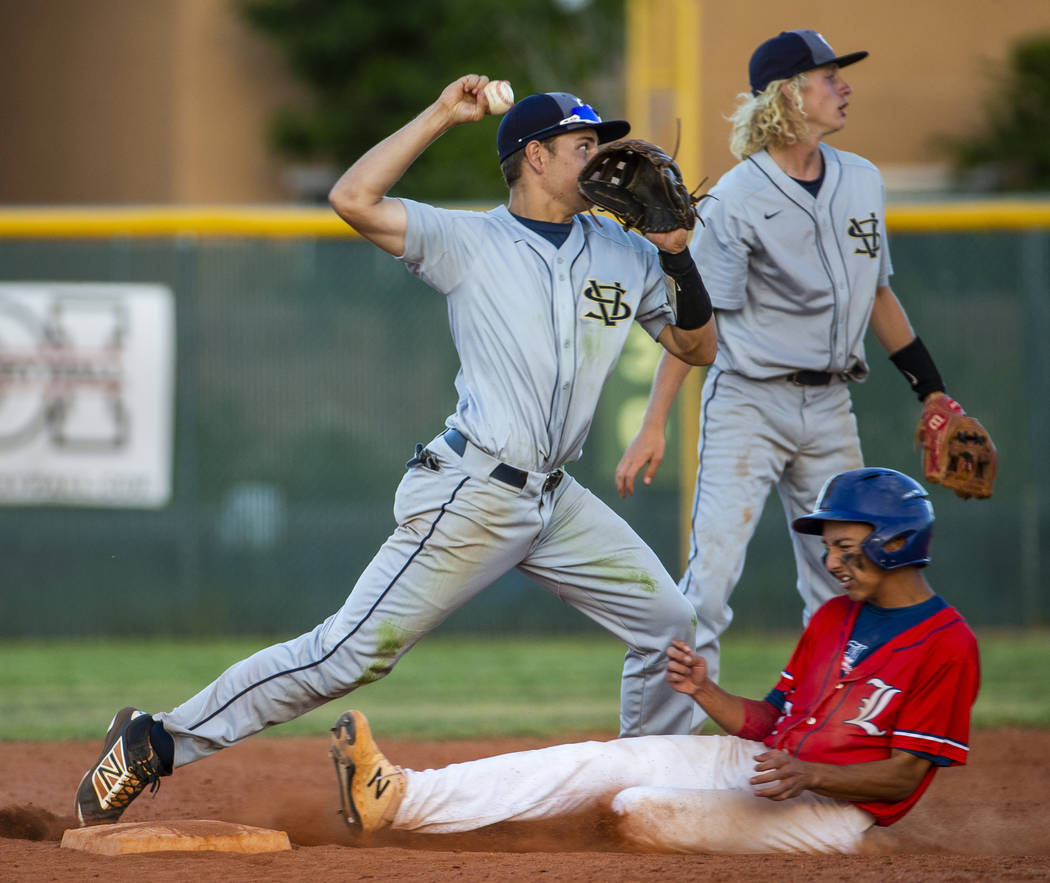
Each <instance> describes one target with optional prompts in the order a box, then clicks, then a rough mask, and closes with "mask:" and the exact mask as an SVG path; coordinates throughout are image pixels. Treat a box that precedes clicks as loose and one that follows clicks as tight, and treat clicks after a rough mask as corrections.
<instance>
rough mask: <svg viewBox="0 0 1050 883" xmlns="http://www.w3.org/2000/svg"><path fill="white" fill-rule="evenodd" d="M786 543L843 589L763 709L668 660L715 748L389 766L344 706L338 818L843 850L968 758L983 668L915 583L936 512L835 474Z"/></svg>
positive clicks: (659, 842) (657, 841) (682, 662)
mask: <svg viewBox="0 0 1050 883" xmlns="http://www.w3.org/2000/svg"><path fill="white" fill-rule="evenodd" d="M794 529H795V531H797V532H799V533H801V534H802V535H804V536H810V535H816V536H821V537H822V538H823V546H824V549H825V553H826V555H827V570H828V573H829V574H830V575H831V577H832V578H833V579H834V580H835V581H836V582H837V583H838V584H839V585H840V586H841V589H842V591H843V592H844V593H845V594H843V595H840V596H839V597H836V598H834V599H832V600H830V601H828V602H827V603H826V604H824V605H823V606H822V607H821V608H820V609H819V610H818V611H817V612H816V613H815V614H814V616H813V618H812V619H811V621H810V623H809V625H808V627H807V628H806V630H805V632H804V633H803V634H802V637H801V638H800V639H799V642H798V645H797V646H796V647H795V650H794V652H793V654H792V656H791V660H790V662H789V663H788V665H787V667H786V668H785V669H784V670H783V672H782V673H781V675H780V679H779V681H778V682H777V684H776V686H775V687H774V688H773V689H772V690H771V691H770V692H769V694H768V695H767V696H766V698H765V699H764V700H762V701H757V700H753V699H744V698H742V697H740V696H734V695H732V694H730V693H727V692H726V691H724V690H723V689H721V688H720V687H719V686H718V685H717V684H716V683H715V682H714V681H713V680H712V679H711V677H710V676H709V673H708V670H707V664H706V662H705V661H704V658H703V656H701V655H699V654H698V653H696V652H695V651H694V650H693V648H692V647H691V646H690V645H689V644H687V643H685V642H683V641H675V642H674V643H673V644H672V646H671V647H670V648H669V649H668V651H667V657H668V663H667V679H668V681H669V682H670V684H671V685H672V686H673V687H674V688H675V689H676V690H679V691H680V692H682V693H684V694H686V695H688V696H691V697H692V698H693V699H695V700H696V702H697V703H698V704H699V705H700V706H701V707H702V708H703V709H704V712H705V713H706V714H708V715H710V716H711V718H712V719H713V720H715V721H716V722H717V723H718V724H719V725H720V726H721V727H722V728H723V729H724V730H725V731H726V733H728V734H729V735H725V736H722V735H718V736H673V735H668V736H648V737H645V738H640V739H620V740H615V741H611V742H584V743H579V744H574V745H558V746H555V747H552V748H544V749H540V750H538V751H527V752H519V753H515V754H507V755H501V756H497V757H489V758H485V759H483V760H477V761H472V762H469V763H461V764H455V765H453V766H449V767H445V768H444V769H439V770H426V771H425V772H418V771H415V770H403V769H400V768H398V767H396V766H394V765H393V764H391V763H390V761H389V760H387V759H386V757H384V756H383V754H382V752H381V751H380V750H379V748H378V747H377V746H376V745H375V742H374V741H373V739H372V736H371V731H370V728H369V725H368V722H367V720H365V718H364V716H363V715H362V714H361V713H360V712H359V711H350V712H347V713H346V714H344V715H342V716H341V717H340V718H339V720H338V722H337V723H336V726H335V728H334V729H333V737H332V747H331V754H332V757H333V759H334V761H335V770H336V776H337V778H338V781H339V791H340V800H341V803H342V809H343V813H344V815H345V816H346V819H347V822H348V823H350V824H351V825H352V826H359V827H360V829H361V830H363V831H365V832H366V833H367V832H371V831H375V830H378V829H380V828H383V827H387V826H391V827H394V828H400V829H403V830H409V831H419V832H426V833H451V832H456V831H467V830H471V829H473V828H479V827H481V826H483V825H490V824H493V823H495V822H499V821H508V820H514V821H524V820H532V819H540V818H551V817H554V816H559V815H564V814H568V813H572V812H578V811H580V810H582V809H586V808H588V807H600V806H604V805H608V803H609V801H610V800H611V808H612V810H613V812H614V813H616V814H617V816H619V826H620V831H621V832H622V834H623V835H624V837H625V838H626V839H627V840H628V841H630V842H631V843H633V844H634V845H637V846H641V847H643V848H646V849H649V850H660V851H667V852H707V853H741V852H807V853H818V852H843V853H848V852H854V851H856V850H857V848H858V847H859V846H860V844H861V839H862V835H863V834H864V832H865V831H866V830H867V829H868V828H870V827H871V826H872V824H876V825H890V824H893V823H894V822H896V821H897V820H899V819H900V818H901V817H903V816H904V815H905V814H906V813H907V812H908V811H909V810H911V808H912V807H913V806H914V805H915V804H916V802H917V801H918V800H919V798H920V797H921V796H922V794H923V792H924V791H925V790H926V789H927V787H928V786H929V784H930V781H931V780H932V779H933V776H934V773H935V772H936V770H937V769H938V767H941V766H952V765H956V764H964V763H966V757H967V752H968V744H967V743H968V739H969V728H970V708H971V706H972V704H973V702H974V700H975V698H976V696H977V688H978V683H979V680H980V668H979V660H978V653H977V642H976V639H975V638H974V636H973V633H972V632H971V631H970V628H969V626H967V624H966V622H965V621H964V620H963V618H962V616H960V614H959V612H958V611H957V610H955V609H954V608H953V607H951V606H949V605H948V603H947V602H946V601H945V600H944V599H943V598H941V597H940V596H939V595H937V594H935V593H934V592H933V590H932V589H931V588H930V586H929V584H928V583H927V582H926V579H925V578H924V576H923V572H922V568H923V567H925V566H926V564H927V563H928V562H929V560H930V558H929V546H930V539H931V536H932V531H933V508H932V507H931V506H930V503H929V501H928V499H927V495H926V491H925V490H924V489H923V488H922V486H921V485H919V484H918V483H917V482H915V481H914V480H912V479H911V478H909V477H908V476H906V475H903V474H901V473H900V472H895V471H894V470H892V469H880V468H873V469H855V470H851V471H847V472H844V473H841V474H839V475H836V476H833V477H832V478H831V479H830V480H829V481H828V483H827V485H826V487H825V488H824V490H823V491H822V492H821V494H820V501H819V503H818V505H817V508H816V511H814V512H813V513H811V514H808V515H804V516H802V517H801V518H797V519H795V521H794Z"/></svg>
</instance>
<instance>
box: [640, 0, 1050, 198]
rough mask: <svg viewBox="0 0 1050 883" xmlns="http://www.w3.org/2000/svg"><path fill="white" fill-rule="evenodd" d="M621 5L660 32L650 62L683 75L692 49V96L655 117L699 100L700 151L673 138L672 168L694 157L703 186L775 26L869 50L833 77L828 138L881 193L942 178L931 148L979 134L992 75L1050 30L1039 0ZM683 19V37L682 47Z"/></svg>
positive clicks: (652, 1) (1049, 7) (656, 133)
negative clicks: (838, 126)
mask: <svg viewBox="0 0 1050 883" xmlns="http://www.w3.org/2000/svg"><path fill="white" fill-rule="evenodd" d="M627 2H628V4H629V8H630V5H631V4H636V5H637V6H638V7H640V8H641V9H644V10H645V11H646V12H647V13H648V15H649V16H650V17H652V18H654V19H655V20H658V21H660V22H661V23H662V24H661V28H662V31H663V34H662V36H660V35H659V33H654V35H653V37H652V39H651V49H650V51H651V53H652V56H651V57H652V62H653V64H654V65H656V66H658V67H662V68H665V69H666V68H668V67H670V66H676V67H677V68H678V69H679V70H681V69H688V68H689V67H690V66H691V65H695V62H693V61H691V60H690V59H689V58H688V57H687V55H688V53H691V52H698V53H699V56H700V57H699V72H700V73H699V75H700V80H701V86H700V89H699V93H698V94H697V95H696V96H695V97H694V96H690V95H688V93H687V92H686V90H684V89H682V88H679V89H677V92H676V96H677V98H678V99H679V100H678V101H677V102H669V101H668V100H667V98H666V96H664V97H662V98H660V99H658V100H657V101H656V102H655V104H656V106H658V107H660V108H661V109H662V110H663V113H664V114H666V112H667V110H668V108H669V107H673V113H676V114H685V113H688V112H689V109H688V107H687V106H686V102H690V101H692V100H696V101H698V102H699V104H700V120H701V122H700V127H699V128H700V133H699V135H698V138H699V145H697V144H695V143H689V144H685V143H683V151H684V152H685V157H684V159H685V163H684V164H683V165H684V166H685V165H689V164H690V162H695V163H696V164H697V165H698V169H697V170H696V171H698V172H699V173H700V174H701V175H709V176H710V177H711V179H712V181H714V180H717V178H718V177H719V176H720V175H721V174H722V173H723V172H725V171H726V170H727V169H728V168H729V167H730V166H731V165H732V164H733V163H734V162H735V160H734V159H733V157H732V156H731V154H730V153H729V149H728V140H729V124H728V122H727V121H726V119H725V118H726V117H727V116H728V115H729V114H730V113H732V111H733V109H734V107H735V106H736V96H737V95H738V94H739V93H740V92H743V91H746V90H747V88H748V81H747V63H748V59H749V57H750V55H751V53H752V51H753V50H754V49H755V47H757V46H758V45H759V44H760V43H761V42H763V41H764V40H766V39H768V38H769V37H772V36H775V35H776V34H778V33H779V32H780V31H784V30H792V29H794V28H812V29H813V30H816V31H819V32H820V33H822V34H823V35H824V37H825V38H826V39H827V40H828V42H830V43H831V45H832V46H833V47H834V49H835V50H836V52H838V53H840V54H844V53H846V52H852V51H855V50H858V49H866V50H868V51H869V52H870V53H871V54H870V56H869V57H868V58H866V59H865V60H863V61H861V62H859V63H857V64H856V65H854V66H851V67H849V68H847V69H846V70H845V72H844V73H845V76H846V79H847V81H848V82H849V83H850V85H851V86H852V87H853V90H854V92H853V95H852V96H851V106H850V108H849V112H848V113H849V119H848V122H847V125H846V128H845V129H844V130H843V131H842V132H840V133H837V134H836V135H834V136H832V137H831V138H829V143H830V144H832V145H834V146H836V147H840V148H842V149H844V150H851V151H854V152H856V153H860V154H862V155H863V156H865V157H867V158H868V159H870V160H872V161H873V162H875V163H876V164H877V165H878V166H879V167H880V168H881V169H882V171H883V174H884V175H885V177H886V179H887V186H888V187H889V188H890V189H891V190H897V191H900V190H923V189H927V188H931V187H934V188H935V187H937V186H939V185H942V184H943V183H944V175H945V171H946V157H945V155H944V154H943V153H941V152H939V151H938V149H937V141H938V139H941V138H943V136H946V135H956V136H957V135H963V134H966V133H968V132H972V131H974V130H975V129H976V128H978V127H979V126H980V124H981V123H982V122H983V120H984V119H985V114H984V107H985V103H986V102H987V101H990V100H993V99H994V85H993V80H992V77H991V74H992V72H994V71H1002V70H1003V69H1004V63H1005V62H1006V60H1007V58H1008V55H1009V52H1010V49H1011V46H1012V45H1013V44H1014V43H1015V41H1017V40H1018V39H1020V38H1023V37H1027V36H1031V35H1034V34H1038V33H1043V34H1050V2H1048V0H1002V2H1000V3H997V4H994V5H992V6H989V5H988V4H987V3H983V2H979V0H879V2H877V3H867V4H855V3H854V4H849V3H842V2H840V0H792V2H790V3H783V2H771V0H627ZM635 14H638V9H636V10H635ZM683 24H684V26H685V27H688V28H690V29H691V30H692V33H693V34H694V39H693V40H691V41H690V40H682V38H681V34H680V31H679V27H680V26H681V25H683ZM672 63H673V64H672ZM670 82H671V81H670V80H668V81H667V83H668V85H669V84H670ZM665 119H666V118H665ZM650 129H651V132H650V135H649V136H650V137H655V138H657V139H662V140H663V141H664V142H673V140H674V133H673V129H672V128H670V127H669V126H668V124H667V123H666V122H664V124H663V125H660V124H658V123H656V122H654V123H653V124H652V125H651V126H650ZM640 134H644V133H640ZM697 147H699V150H697ZM684 170H685V169H684V168H683V171H684ZM687 177H689V176H688V175H687Z"/></svg>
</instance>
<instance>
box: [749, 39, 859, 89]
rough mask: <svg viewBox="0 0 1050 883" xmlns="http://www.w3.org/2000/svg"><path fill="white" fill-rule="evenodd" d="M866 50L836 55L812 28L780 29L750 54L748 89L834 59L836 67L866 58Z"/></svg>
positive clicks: (809, 69) (787, 77)
mask: <svg viewBox="0 0 1050 883" xmlns="http://www.w3.org/2000/svg"><path fill="white" fill-rule="evenodd" d="M867 57H868V53H867V52H863V51H862V52H850V53H849V54H848V55H836V54H835V50H834V49H832V48H831V45H830V44H829V43H828V41H827V40H825V39H824V37H823V36H822V35H820V34H818V33H817V32H816V31H810V30H805V29H803V30H798V31H781V32H780V33H779V34H778V35H777V36H775V37H773V38H772V39H770V40H766V42H765V43H763V44H762V45H761V46H759V47H758V48H757V49H756V50H755V51H754V52H753V53H752V55H751V61H750V63H749V64H748V68H747V72H748V76H749V77H750V80H751V93H752V94H753V95H758V94H759V93H760V92H763V91H765V88H766V86H768V85H769V84H770V83H772V82H773V80H789V79H791V78H792V77H793V76H795V74H801V73H803V72H804V71H811V70H813V68H815V67H822V66H823V65H825V64H832V63H835V64H837V65H838V66H839V67H845V66H846V65H847V64H853V63H854V62H857V61H860V60H861V59H862V58H867Z"/></svg>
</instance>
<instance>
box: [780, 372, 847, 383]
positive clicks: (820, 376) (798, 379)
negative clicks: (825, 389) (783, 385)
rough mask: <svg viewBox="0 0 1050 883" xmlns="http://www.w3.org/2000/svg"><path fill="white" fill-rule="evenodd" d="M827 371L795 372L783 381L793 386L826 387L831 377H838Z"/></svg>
mask: <svg viewBox="0 0 1050 883" xmlns="http://www.w3.org/2000/svg"><path fill="white" fill-rule="evenodd" d="M838 376H839V375H838V374H832V373H831V372H829V371H795V372H794V373H793V374H788V375H787V377H785V378H784V379H785V380H786V381H787V382H788V383H793V384H795V386H827V385H828V384H829V383H831V378H832V377H838Z"/></svg>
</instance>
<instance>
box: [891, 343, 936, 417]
mask: <svg viewBox="0 0 1050 883" xmlns="http://www.w3.org/2000/svg"><path fill="white" fill-rule="evenodd" d="M890 361H891V362H893V364H894V365H896V366H897V370H898V371H900V372H901V374H903V375H904V379H905V380H907V381H908V383H909V385H910V386H911V388H912V389H913V390H914V392H915V394H916V395H917V396H918V397H919V401H920V402H921V401H922V400H923V399H924V398H926V396H928V395H929V394H930V393H931V392H944V381H943V380H941V374H940V372H939V371H938V370H937V366H936V365H934V364H933V356H931V355H930V353H929V351H928V350H927V349H926V345H925V344H924V343H923V342H922V339H921V338H919V337H916V338H915V340H913V341H912V342H911V343H909V344H908V345H907V346H906V347H902V348H901V349H899V350H897V352H895V353H892V354H891V355H890Z"/></svg>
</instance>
